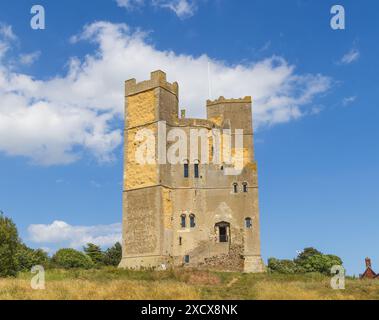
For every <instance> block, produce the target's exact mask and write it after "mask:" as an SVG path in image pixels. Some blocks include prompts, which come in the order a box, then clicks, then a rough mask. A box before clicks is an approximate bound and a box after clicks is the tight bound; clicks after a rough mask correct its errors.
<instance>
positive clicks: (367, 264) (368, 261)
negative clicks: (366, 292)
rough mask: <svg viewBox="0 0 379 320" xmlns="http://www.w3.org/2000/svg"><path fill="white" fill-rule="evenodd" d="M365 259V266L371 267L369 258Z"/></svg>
mask: <svg viewBox="0 0 379 320" xmlns="http://www.w3.org/2000/svg"><path fill="white" fill-rule="evenodd" d="M365 261H366V268H371V259H370V258H366V259H365Z"/></svg>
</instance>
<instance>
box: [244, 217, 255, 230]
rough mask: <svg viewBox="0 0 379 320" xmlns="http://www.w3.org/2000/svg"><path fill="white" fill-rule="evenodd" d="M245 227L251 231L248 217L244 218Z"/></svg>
mask: <svg viewBox="0 0 379 320" xmlns="http://www.w3.org/2000/svg"><path fill="white" fill-rule="evenodd" d="M245 227H246V228H248V229H251V228H252V227H253V224H252V223H251V218H250V217H247V218H245Z"/></svg>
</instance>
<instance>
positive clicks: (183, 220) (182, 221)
mask: <svg viewBox="0 0 379 320" xmlns="http://www.w3.org/2000/svg"><path fill="white" fill-rule="evenodd" d="M180 226H181V227H182V228H185V227H186V215H185V214H182V215H181V216H180Z"/></svg>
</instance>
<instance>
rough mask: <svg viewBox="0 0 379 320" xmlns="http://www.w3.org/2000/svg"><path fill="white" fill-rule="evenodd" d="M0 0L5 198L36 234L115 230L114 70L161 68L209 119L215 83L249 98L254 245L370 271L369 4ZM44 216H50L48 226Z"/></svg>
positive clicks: (374, 158) (87, 235)
mask: <svg viewBox="0 0 379 320" xmlns="http://www.w3.org/2000/svg"><path fill="white" fill-rule="evenodd" d="M34 4H36V3H35V2H34V1H27V0H20V1H10V0H3V1H1V4H0V176H1V179H0V208H1V209H2V210H3V211H4V212H5V213H6V214H7V215H8V216H10V217H12V218H13V219H14V221H15V222H16V224H17V226H18V228H19V231H20V234H21V237H22V238H23V239H24V240H25V242H26V243H27V244H28V245H30V246H33V247H44V248H49V249H51V250H55V249H56V248H58V247H61V246H67V245H72V246H77V247H80V246H81V244H82V243H83V242H85V241H87V240H91V241H95V242H96V241H97V242H98V243H100V244H102V245H103V246H107V245H109V244H110V243H112V242H113V241H114V240H116V239H117V238H118V237H119V233H120V222H121V214H122V213H121V181H122V137H121V130H122V108H123V97H122V86H123V82H122V81H123V80H126V79H129V78H133V77H136V78H137V79H138V80H145V79H147V78H148V76H149V72H150V71H152V70H154V69H157V68H160V69H163V70H165V71H166V72H167V75H168V79H169V80H170V81H176V80H177V81H178V82H179V85H180V88H181V91H180V92H181V93H180V98H181V101H182V105H185V107H187V113H188V114H189V115H191V116H204V113H205V108H204V104H205V100H206V99H207V98H208V96H207V92H208V87H207V77H206V66H207V63H208V62H210V64H211V70H212V89H213V90H212V91H213V94H214V96H213V97H212V98H216V97H217V96H218V95H224V96H226V97H239V96H245V95H251V96H252V97H253V99H254V101H255V102H254V105H253V108H254V121H255V126H256V135H255V143H256V158H257V161H258V165H259V182H260V210H261V233H262V254H263V256H264V258H265V259H267V258H268V257H270V256H274V257H279V258H292V257H294V256H295V255H296V251H297V250H301V249H302V248H304V247H307V246H314V247H316V248H318V249H319V250H321V251H323V252H325V253H334V254H337V255H339V256H341V257H342V259H343V260H344V263H345V266H346V268H347V271H348V273H349V274H354V273H355V274H358V273H359V272H362V270H363V268H364V258H365V257H366V256H369V257H371V258H372V260H373V266H374V269H375V268H377V269H378V270H379V253H378V250H377V247H378V245H379V241H378V236H377V224H378V223H379V217H378V212H379V195H378V187H377V185H378V181H379V170H378V169H379V168H378V167H379V164H378V163H379V161H378V160H379V159H378V158H379V152H378V142H377V137H378V131H379V130H378V126H377V119H378V116H379V111H378V108H377V97H376V94H377V91H378V84H379V75H378V72H377V71H378V70H379V62H378V59H377V57H378V54H379V43H378V41H377V35H378V31H379V22H378V21H379V20H378V19H377V15H378V12H379V4H378V3H377V2H376V1H373V0H372V1H369V0H366V1H360V2H357V1H348V0H346V1H339V2H338V4H342V5H343V6H344V8H345V11H346V29H345V30H332V29H331V27H330V19H331V17H332V15H331V14H330V9H331V7H332V6H333V5H334V4H337V3H336V2H335V1H327V0H325V1H316V0H288V1H285V4H284V1H279V0H277V1H274V0H265V1H263V0H255V1H227V0H192V1H190V0H186V1H185V0H155V1H149V0H145V1H137V0H129V1H125V0H119V1H118V3H117V2H116V0H115V1H113V0H97V1H73V0H66V1H39V2H38V4H41V5H43V6H44V8H45V10H46V29H45V30H32V29H31V27H30V19H31V17H32V15H31V14H30V8H31V7H32V5H34ZM54 221H59V222H56V223H54V224H53V225H52V223H53V222H54Z"/></svg>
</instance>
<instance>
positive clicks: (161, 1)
mask: <svg viewBox="0 0 379 320" xmlns="http://www.w3.org/2000/svg"><path fill="white" fill-rule="evenodd" d="M153 4H154V5H155V6H158V7H161V8H167V9H170V10H171V11H173V12H174V13H175V14H176V15H177V16H178V17H179V18H182V19H184V18H189V17H192V16H193V15H194V14H195V11H196V10H197V6H196V3H195V2H194V1H189V0H153Z"/></svg>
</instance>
